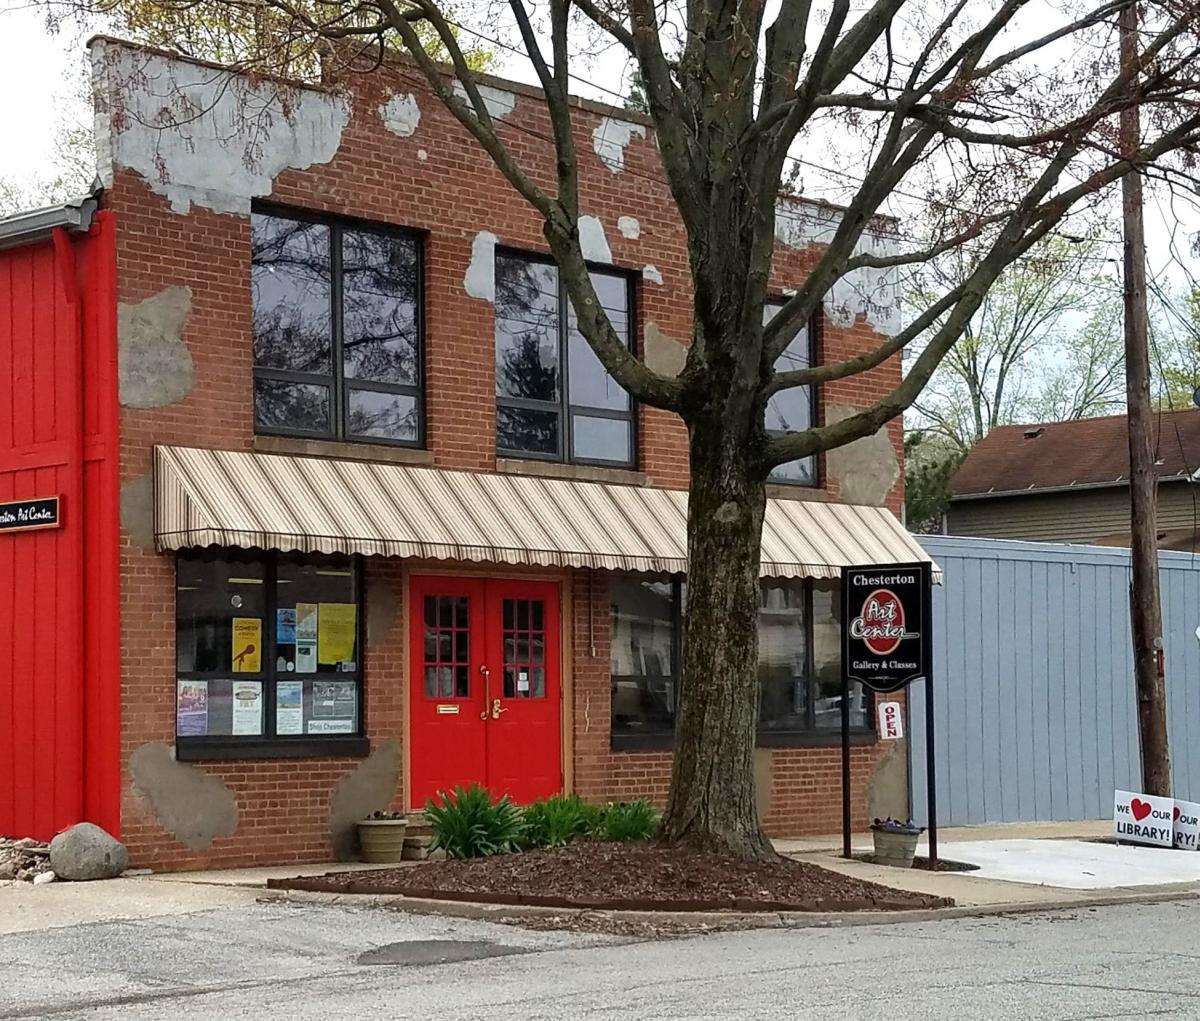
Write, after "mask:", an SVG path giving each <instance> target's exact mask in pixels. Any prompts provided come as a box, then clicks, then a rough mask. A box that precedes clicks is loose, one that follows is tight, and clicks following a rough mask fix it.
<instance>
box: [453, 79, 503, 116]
mask: <svg viewBox="0 0 1200 1021" xmlns="http://www.w3.org/2000/svg"><path fill="white" fill-rule="evenodd" d="M454 94H455V95H456V96H458V98H459V99H461V100H462V101H463V102H464V103H466V104H467V106H470V105H471V98H470V96H468V95H467V90H466V89H465V88H463V83H462V82H455V83H454ZM479 96H480V98H481V99H482V100H483V105H484V108H485V109H486V110H487V112H488V115H489V116H490V117H491V118H492V120H494V121H502V120H504V118H505V117H507V116H508V115H509V114H510V113H512V112H513V110H514V109H516V106H517V97H516V96H514V95H513V94H512V93H511V92H508V91H506V90H504V89H497V88H493V87H492V86H491V85H480V86H479Z"/></svg>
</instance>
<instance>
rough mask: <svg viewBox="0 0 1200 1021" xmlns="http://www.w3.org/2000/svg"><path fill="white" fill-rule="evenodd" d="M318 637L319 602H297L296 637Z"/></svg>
mask: <svg viewBox="0 0 1200 1021" xmlns="http://www.w3.org/2000/svg"><path fill="white" fill-rule="evenodd" d="M316 637H317V604H316V603H297V604H296V638H297V639H300V638H312V639H315V638H316Z"/></svg>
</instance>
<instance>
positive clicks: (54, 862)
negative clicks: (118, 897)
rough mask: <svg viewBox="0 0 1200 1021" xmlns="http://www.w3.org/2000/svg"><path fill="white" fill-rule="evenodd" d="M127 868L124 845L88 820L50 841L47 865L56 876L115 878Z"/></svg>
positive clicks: (78, 878)
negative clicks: (48, 864)
mask: <svg viewBox="0 0 1200 1021" xmlns="http://www.w3.org/2000/svg"><path fill="white" fill-rule="evenodd" d="M128 867H129V852H128V851H127V850H125V845H124V844H122V843H121V842H120V841H119V840H117V839H116V838H115V837H110V836H109V835H108V834H107V833H105V832H104V830H102V829H101V828H100V827H99V826H95V825H93V824H92V823H90V822H81V823H79V824H77V825H75V826H72V827H71V828H70V829H65V830H63V831H62V832H61V833H60V834H59V835H58V836H57V837H55V838H54V839H53V840H51V841H50V868H51V869H53V871H54V873H55V874H56V875H57V876H58V878H59V879H67V880H71V881H74V882H78V881H81V880H88V879H115V878H116V877H117V876H119V875H120V874H121V873H122V872H124V871H125V869H126V868H128Z"/></svg>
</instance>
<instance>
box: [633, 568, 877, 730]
mask: <svg viewBox="0 0 1200 1021" xmlns="http://www.w3.org/2000/svg"><path fill="white" fill-rule="evenodd" d="M685 584H686V583H685V582H684V581H683V580H682V578H681V577H675V578H646V577H638V576H629V575H626V576H617V577H614V578H613V580H612V582H611V587H610V597H611V604H612V640H611V646H612V649H611V658H612V671H611V672H612V741H613V745H614V746H615V747H617V748H622V747H624V748H637V747H642V746H662V745H664V744H669V743H670V739H671V735H672V733H673V732H674V727H675V708H676V703H677V699H678V693H679V671H680V667H681V664H682V658H683V654H682V645H681V643H682V613H683V610H682V607H683V595H684V591H685V588H684V586H685ZM761 593H762V600H761V603H760V607H759V614H758V642H759V661H758V673H759V711H758V733H759V741H760V743H763V744H787V743H789V741H792V740H795V741H796V742H797V743H804V742H805V741H808V740H812V739H813V737H814V735H818V736H819V735H821V734H823V733H824V734H831V735H832V734H836V733H837V730H838V728H840V727H841V697H842V680H841V621H840V619H839V615H840V601H839V599H838V585H837V583H836V582H829V581H812V580H802V579H764V580H763V582H762V587H761ZM868 699H869V696H868V693H867V692H866V691H865V690H864V689H863V688H862V686H861V685H859V684H858V683H857V682H855V683H854V684H852V685H851V687H850V726H851V728H852V729H853V730H854V731H856V732H857V733H860V734H861V733H864V732H868V731H869V730H870V705H869V702H868Z"/></svg>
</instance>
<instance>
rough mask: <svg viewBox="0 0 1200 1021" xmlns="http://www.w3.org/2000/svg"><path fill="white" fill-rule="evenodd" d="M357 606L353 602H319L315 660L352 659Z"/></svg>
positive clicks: (338, 660) (326, 661)
mask: <svg viewBox="0 0 1200 1021" xmlns="http://www.w3.org/2000/svg"><path fill="white" fill-rule="evenodd" d="M356 610H357V607H356V606H355V605H354V603H321V604H320V610H319V611H318V614H317V661H318V662H320V663H343V662H346V661H348V660H352V659H354V638H355V634H354V632H355V622H356V613H355V611H356Z"/></svg>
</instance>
